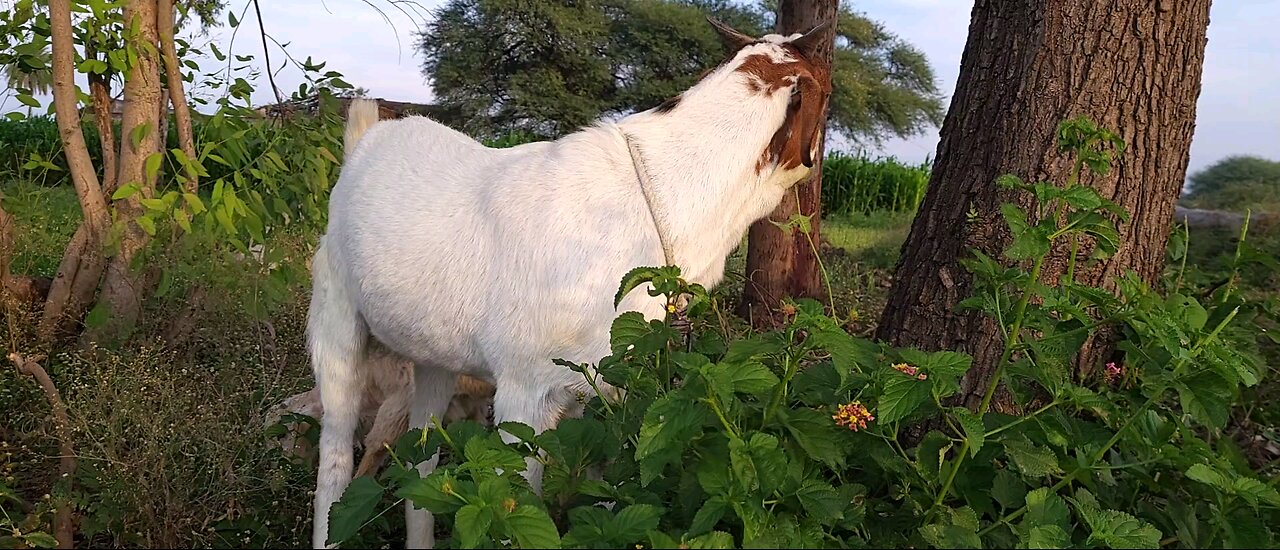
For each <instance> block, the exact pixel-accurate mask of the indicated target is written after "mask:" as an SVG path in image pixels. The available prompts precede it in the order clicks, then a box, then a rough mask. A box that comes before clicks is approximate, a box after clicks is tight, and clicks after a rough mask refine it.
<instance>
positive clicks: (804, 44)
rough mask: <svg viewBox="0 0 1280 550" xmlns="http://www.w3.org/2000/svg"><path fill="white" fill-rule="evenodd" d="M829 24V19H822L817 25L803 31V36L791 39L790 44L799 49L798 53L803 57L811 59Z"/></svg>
mask: <svg viewBox="0 0 1280 550" xmlns="http://www.w3.org/2000/svg"><path fill="white" fill-rule="evenodd" d="M831 24H832V20H831V19H828V20H826V21H823V22H822V23H821V24H819V25H818V26H816V27H814V28H812V29H810V30H809V32H807V33H804V36H801V37H800V38H797V39H795V40H792V41H791V45H792V46H795V47H796V49H798V50H800V53H801V54H804V56H805V57H807V58H810V59H812V58H813V56H814V54H815V53H816V52H817V51H818V46H821V45H822V42H823V38H824V37H825V35H826V34H827V33H826V30H827V28H828V27H830V26H831Z"/></svg>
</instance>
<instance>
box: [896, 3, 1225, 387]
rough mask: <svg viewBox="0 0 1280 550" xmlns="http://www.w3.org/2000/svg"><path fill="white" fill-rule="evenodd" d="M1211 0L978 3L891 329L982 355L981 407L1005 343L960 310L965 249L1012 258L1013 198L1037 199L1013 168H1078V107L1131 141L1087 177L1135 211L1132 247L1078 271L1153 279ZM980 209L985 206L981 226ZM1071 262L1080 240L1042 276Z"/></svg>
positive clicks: (1062, 172) (1093, 280)
mask: <svg viewBox="0 0 1280 550" xmlns="http://www.w3.org/2000/svg"><path fill="white" fill-rule="evenodd" d="M1209 4H1210V0H1180V1H1177V2H1175V1H1173V0H1157V1H1155V2H1152V1H1150V0H1060V1H1054V2H1050V1H1048V0H1034V1H1023V0H978V1H977V3H976V5H975V6H974V9H973V15H972V20H971V22H970V26H969V38H968V43H967V44H966V46H965V51H964V55H963V58H962V61H961V67H960V78H959V80H958V82H957V83H956V92H955V95H954V97H953V99H952V102H951V107H950V109H949V111H948V113H947V117H946V120H945V122H944V123H943V127H942V132H941V142H940V143H939V145H938V151H937V160H936V161H935V163H934V169H933V174H932V177H931V179H930V182H929V190H928V192H927V193H926V195H925V199H924V202H923V203H922V204H921V207H920V213H919V214H918V215H917V217H916V219H915V221H914V223H913V224H912V227H911V233H910V235H909V236H908V238H907V241H906V243H905V244H904V245H903V247H902V255H901V258H900V260H899V262H898V267H897V275H896V278H895V282H894V285H893V288H892V290H891V291H890V296H889V301H888V304H887V305H886V307H885V310H884V312H883V314H882V316H881V319H880V325H879V328H878V331H877V337H878V338H880V339H883V340H887V341H889V342H890V343H892V344H894V345H897V346H913V347H920V348H923V349H927V350H938V349H953V350H960V351H964V352H968V353H970V354H972V355H973V356H974V369H973V370H972V371H971V372H970V375H969V376H968V377H966V380H965V382H964V384H963V391H964V392H965V395H966V397H967V399H966V404H967V405H969V406H974V405H976V403H977V402H978V401H979V400H980V399H981V396H982V393H983V390H984V389H985V387H986V385H987V381H988V380H989V377H990V373H991V372H992V368H993V366H994V364H995V362H996V361H998V360H999V356H1000V355H1001V352H1002V351H1003V340H1002V337H1001V335H1000V332H999V330H998V327H997V326H996V324H995V323H994V322H992V321H991V320H990V319H988V318H986V317H985V316H983V315H981V314H978V313H970V312H963V313H958V312H956V311H955V306H956V304H957V303H958V302H959V301H960V300H963V299H965V298H966V297H968V296H969V295H970V294H971V291H972V279H971V276H970V275H969V273H968V272H967V271H966V270H965V269H964V268H963V266H961V265H960V264H959V262H958V260H959V259H960V258H962V257H965V256H967V255H969V254H970V253H969V249H971V248H976V249H979V250H982V251H983V252H985V253H986V254H988V255H990V256H992V257H993V258H999V257H1001V251H1002V250H1003V249H1004V247H1005V246H1006V245H1007V243H1008V241H1009V235H1008V233H1007V230H1006V228H1005V227H1004V225H1003V220H1002V218H1001V216H1000V213H999V205H1000V203H1001V202H1014V203H1015V204H1019V203H1020V204H1022V205H1023V206H1024V207H1025V206H1027V205H1028V204H1029V203H1028V201H1027V200H1026V198H1025V197H1022V196H1013V195H1010V194H1007V193H1005V192H1002V191H1000V190H998V188H997V186H996V185H995V180H996V178H997V177H998V176H1000V175H1003V174H1013V175H1016V176H1019V177H1021V178H1023V179H1024V180H1026V181H1029V182H1030V181H1050V182H1055V183H1061V182H1064V181H1066V180H1067V177H1068V174H1069V171H1070V170H1071V166H1072V162H1073V160H1074V159H1071V158H1067V157H1066V156H1065V155H1064V154H1062V153H1060V152H1059V151H1058V150H1057V144H1056V136H1055V130H1056V128H1057V125H1058V124H1059V123H1060V122H1061V121H1062V120H1064V119H1067V118H1071V117H1076V116H1081V115H1083V116H1086V117H1089V118H1091V119H1093V120H1094V121H1095V122H1097V123H1098V124H1100V125H1101V126H1103V127H1106V128H1108V129H1111V130H1113V131H1115V132H1116V133H1118V134H1119V135H1120V136H1121V137H1122V138H1123V139H1124V141H1125V143H1126V148H1125V150H1124V152H1123V154H1122V155H1118V156H1117V158H1116V161H1115V162H1114V164H1113V166H1112V170H1111V172H1110V173H1109V174H1108V175H1106V176H1092V175H1085V176H1082V178H1081V183H1083V184H1086V185H1090V186H1092V187H1094V188H1095V189H1097V190H1098V191H1099V192H1100V194H1101V195H1102V196H1104V197H1107V198H1109V199H1111V200H1112V201H1115V202H1116V203H1117V204H1119V205H1120V206H1122V207H1124V208H1126V209H1128V210H1129V212H1130V213H1131V214H1132V219H1131V220H1130V221H1129V222H1128V223H1125V224H1121V225H1120V226H1119V230H1120V235H1121V239H1122V241H1123V245H1122V247H1121V248H1120V251H1119V253H1117V254H1116V255H1115V256H1113V257H1112V258H1110V259H1108V260H1106V261H1104V262H1101V263H1100V264H1098V265H1096V266H1094V268H1092V269H1089V270H1085V271H1082V272H1078V273H1077V280H1078V281H1080V282H1082V283H1085V284H1090V285H1096V286H1101V287H1104V288H1109V289H1112V290H1114V288H1113V285H1112V283H1111V281H1113V280H1114V278H1115V277H1116V276H1118V275H1120V274H1121V273H1123V272H1125V271H1127V270H1134V271H1135V272H1136V273H1137V274H1138V275H1139V276H1140V277H1141V278H1142V279H1143V280H1145V281H1148V282H1152V281H1154V279H1155V278H1156V276H1157V275H1158V274H1159V273H1160V270H1161V268H1162V266H1163V263H1164V257H1165V245H1166V240H1167V238H1168V233H1169V230H1170V227H1171V222H1172V219H1173V212H1174V202H1175V201H1176V200H1177V197H1178V194H1179V190H1180V189H1181V186H1182V182H1183V179H1184V176H1185V175H1186V169H1187V160H1188V156H1189V149H1190V144H1191V136H1192V133H1193V129H1194V126H1195V113H1196V99H1197V97H1198V96H1199V94H1200V77H1201V73H1202V68H1203V62H1204V48H1205V42H1206V38H1205V34H1206V29H1207V27H1208V22H1209ZM970 209H972V210H973V211H974V212H976V213H977V217H976V219H975V220H973V221H971V222H970V221H967V219H968V218H967V216H968V213H969V212H970ZM1088 252H1089V250H1087V249H1086V250H1084V251H1083V252H1082V255H1083V254H1087V253H1088ZM1066 259H1067V251H1066V250H1065V247H1062V248H1059V249H1055V250H1054V252H1053V253H1052V255H1051V256H1050V258H1049V259H1048V261H1046V264H1045V266H1044V270H1043V271H1044V272H1043V276H1042V280H1044V281H1056V280H1057V278H1058V277H1059V275H1060V274H1062V273H1063V271H1064V269H1065V265H1066ZM1112 345H1113V342H1111V341H1109V339H1108V338H1101V339H1098V340H1097V341H1090V342H1088V343H1086V345H1085V347H1084V349H1083V350H1082V352H1081V353H1080V354H1079V357H1078V358H1077V368H1078V369H1081V370H1087V369H1089V368H1092V366H1093V365H1095V364H1096V363H1097V362H1098V361H1099V360H1100V358H1102V357H1103V356H1105V355H1107V354H1109V353H1110V350H1111V348H1112ZM997 403H998V404H1001V403H1000V400H998V401H997ZM1003 405H1005V406H1004V407H999V408H1005V409H1007V408H1009V406H1011V405H1014V404H1011V403H1003ZM1016 408H1017V407H1016V406H1014V407H1013V409H1015V410H1016Z"/></svg>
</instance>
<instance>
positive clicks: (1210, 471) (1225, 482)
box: [1186, 464, 1231, 492]
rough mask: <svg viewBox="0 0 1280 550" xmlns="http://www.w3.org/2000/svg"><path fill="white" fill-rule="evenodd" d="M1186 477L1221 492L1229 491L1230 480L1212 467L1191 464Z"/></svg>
mask: <svg viewBox="0 0 1280 550" xmlns="http://www.w3.org/2000/svg"><path fill="white" fill-rule="evenodd" d="M1186 476H1187V477H1188V478H1191V479H1193V480H1195V481H1199V482H1200V483H1204V484H1205V485H1209V486H1211V487H1216V488H1218V489H1220V490H1222V491H1226V492H1229V491H1230V490H1231V480H1230V479H1228V478H1227V476H1225V475H1223V473H1222V472H1219V471H1218V470H1217V469H1215V468H1214V467H1212V466H1208V465H1205V464H1193V465H1192V466H1191V467H1190V468H1187V472H1186Z"/></svg>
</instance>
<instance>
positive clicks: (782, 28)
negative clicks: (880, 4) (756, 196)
mask: <svg viewBox="0 0 1280 550" xmlns="http://www.w3.org/2000/svg"><path fill="white" fill-rule="evenodd" d="M837 4H838V0H783V1H782V2H781V3H780V5H779V6H778V26H777V27H778V29H777V30H778V33H779V34H782V35H783V36H787V35H790V34H792V33H797V32H799V33H805V32H808V31H809V30H811V29H813V28H814V27H816V26H818V25H819V24H821V23H823V22H824V21H835V20H836V15H837V8H838V6H837ZM824 34H825V36H824V38H823V39H822V46H821V48H820V49H819V55H820V57H821V62H825V63H826V64H827V65H828V66H829V65H830V64H831V60H832V50H833V47H834V44H835V35H836V28H835V25H834V24H833V25H831V26H830V27H828V28H827V29H826V30H825V31H824ZM829 109H830V107H829V106H828V110H829ZM826 116H827V115H826V113H823V120H824V121H825V120H826ZM824 137H825V136H824ZM825 141H826V140H825V139H824V140H823V143H822V144H820V145H819V146H818V155H817V156H816V157H815V158H814V159H813V160H814V162H813V169H812V171H811V172H810V173H809V178H808V179H806V180H805V181H803V182H801V183H799V184H796V186H795V187H794V188H793V189H792V190H790V191H788V192H787V193H786V195H784V196H783V198H782V202H781V203H780V204H779V205H778V207H777V208H776V209H775V210H774V211H773V213H771V214H769V217H768V218H765V219H763V220H760V221H758V222H756V223H754V224H752V225H751V229H750V230H749V231H748V235H747V273H746V275H747V277H746V279H747V280H746V284H745V285H744V287H743V291H742V303H741V304H740V305H739V314H740V315H742V316H744V317H746V318H747V319H749V320H750V321H751V324H752V325H754V326H756V327H770V326H776V324H777V321H778V319H776V318H775V312H776V311H777V310H778V306H779V305H780V304H781V301H782V299H783V298H787V297H791V298H817V299H823V300H824V301H825V297H826V293H824V292H823V291H822V273H821V270H820V269H819V265H818V257H817V251H818V250H819V249H820V248H819V244H820V243H821V235H820V231H819V229H820V226H821V221H822V220H821V212H820V210H821V205H822V203H821V194H822V158H823V156H824V152H825V150H826V145H825ZM795 214H800V215H802V216H808V217H809V234H807V235H806V234H805V233H804V232H802V231H800V229H799V228H797V227H794V226H790V227H787V228H780V227H778V226H777V225H775V223H780V224H783V225H787V224H788V222H789V221H790V220H791V217H792V216H793V215H795ZM811 239H812V241H811Z"/></svg>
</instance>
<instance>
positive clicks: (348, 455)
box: [307, 245, 368, 548]
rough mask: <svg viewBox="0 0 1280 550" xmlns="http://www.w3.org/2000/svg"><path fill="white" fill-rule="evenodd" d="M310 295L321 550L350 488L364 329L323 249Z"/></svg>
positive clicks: (316, 537)
mask: <svg viewBox="0 0 1280 550" xmlns="http://www.w3.org/2000/svg"><path fill="white" fill-rule="evenodd" d="M312 269H313V281H314V282H313V291H312V296H311V309H310V311H309V312H308V316H307V347H308V349H309V351H310V352H311V366H312V370H313V371H314V374H315V378H316V387H317V389H319V391H320V401H321V407H322V409H323V411H324V414H323V416H322V417H321V421H320V457H319V472H318V474H317V476H316V493H315V508H314V510H315V515H314V518H313V523H312V535H311V536H312V545H313V547H314V548H325V547H327V544H326V543H327V542H328V538H329V509H330V508H331V507H332V506H333V504H334V503H335V502H337V501H338V499H339V498H340V497H341V496H342V493H343V491H345V490H346V488H347V484H349V483H350V482H351V468H352V463H353V461H354V457H355V450H354V448H353V446H354V443H355V433H356V428H357V426H358V424H359V422H360V406H361V400H362V398H363V395H364V391H363V388H364V386H363V377H362V373H361V369H360V362H361V361H362V360H363V358H364V347H365V343H366V341H367V340H368V329H367V328H366V327H365V325H364V321H363V320H362V319H361V318H360V314H359V313H358V312H357V311H356V308H355V306H354V303H353V301H352V300H351V297H350V296H349V294H348V292H347V291H346V289H345V288H344V287H343V286H342V282H341V281H340V280H338V277H337V275H336V273H335V272H334V270H333V266H332V264H331V263H330V259H329V258H327V254H326V253H325V250H324V246H323V245H321V247H320V249H319V250H318V251H317V252H316V256H315V259H314V261H313V266H312Z"/></svg>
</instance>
